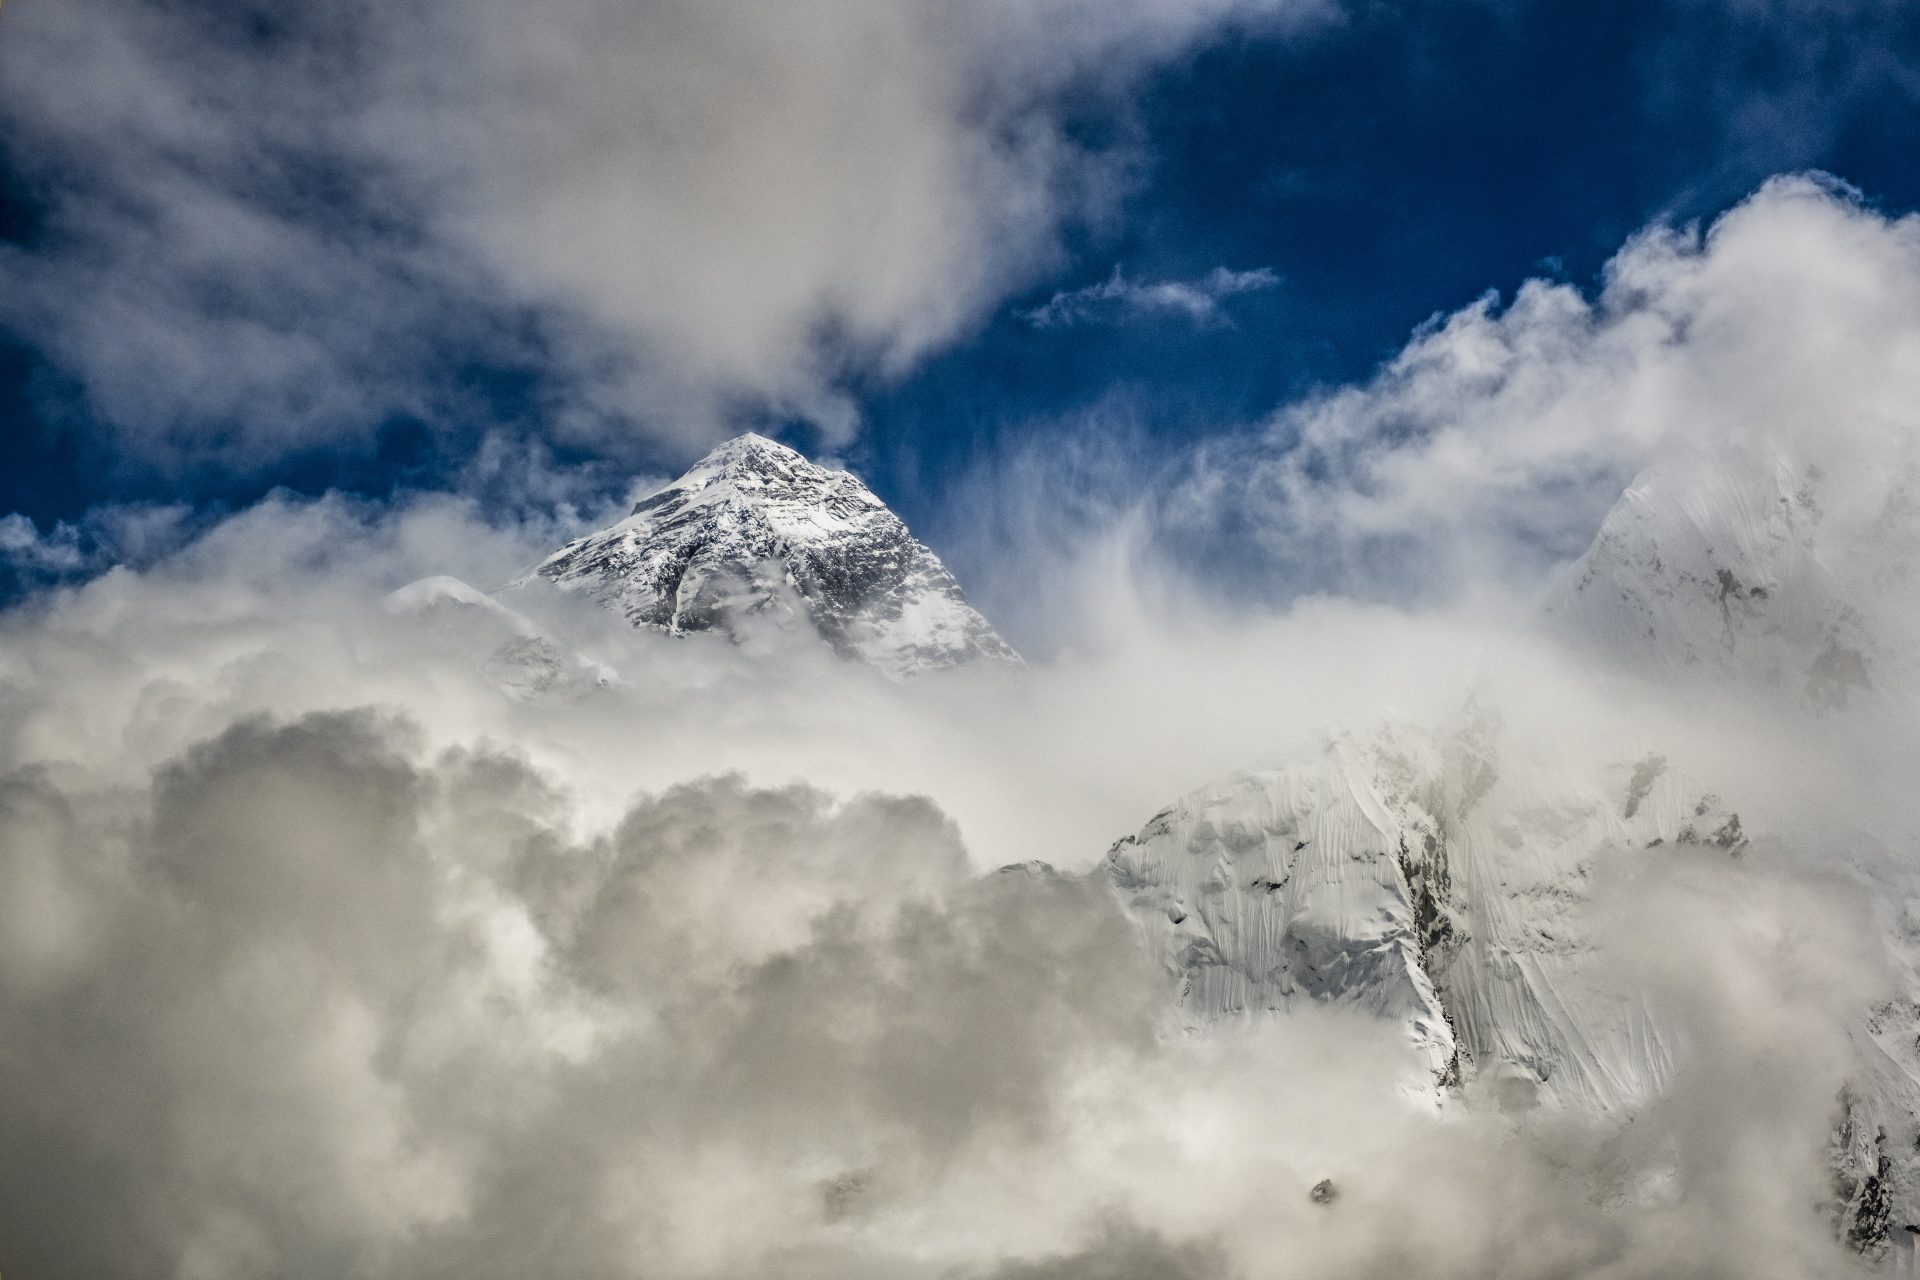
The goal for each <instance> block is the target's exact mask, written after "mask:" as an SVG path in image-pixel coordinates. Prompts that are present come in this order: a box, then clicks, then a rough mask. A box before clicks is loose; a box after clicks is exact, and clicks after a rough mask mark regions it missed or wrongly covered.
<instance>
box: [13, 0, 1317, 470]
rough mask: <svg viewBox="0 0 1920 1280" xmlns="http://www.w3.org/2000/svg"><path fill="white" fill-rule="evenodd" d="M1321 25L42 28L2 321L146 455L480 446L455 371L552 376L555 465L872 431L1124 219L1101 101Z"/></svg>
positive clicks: (407, 11) (580, 12)
mask: <svg viewBox="0 0 1920 1280" xmlns="http://www.w3.org/2000/svg"><path fill="white" fill-rule="evenodd" d="M1319 8H1320V6H1319V5H1318V4H1317V3H1316V0H1199V2H1195V0H1121V2H1119V3H1105V4H1090V3H1084V2H1082V0H997V2H995V3H990V4H977V5H964V6H954V5H946V4H939V3H927V2H925V0H833V2H832V3H827V4H812V5H807V6H805V7H803V8H784V7H775V8H769V7H768V6H765V5H761V4H754V3H750V2H749V0H721V2H720V3H704V2H698V0H672V2H669V3H649V4H629V3H623V2H620V0H565V3H562V4H558V5H548V6H544V7H542V8H540V9H537V10H536V9H530V8H528V7H527V6H524V5H516V4H509V3H504V0H478V2H477V3H467V4H461V5H457V6H448V5H440V4H427V3H417V2H413V0H408V2H406V3H399V4H347V5H327V6H320V7H297V6H295V7H288V6H270V5H252V4H247V3H236V4H231V5H217V6H210V7H199V8H190V9H183V8H180V7H178V6H168V5H157V4H153V3H149V2H148V0H84V2H83V3H77V4H68V5H58V6H53V5H49V6H26V7H23V8H22V9H21V10H20V11H19V12H17V13H16V12H9V14H8V16H7V22H8V27H7V32H6V37H7V38H6V40H5V42H4V44H3V45H0V116H4V118H5V119H6V121H7V123H8V132H9V145H10V148H11V149H12V150H13V151H14V153H15V155H16V158H17V159H18V161H19V163H20V164H21V165H22V166H23V168H24V169H25V170H26V172H27V173H28V174H30V175H31V176H32V178H33V179H34V181H35V183H36V195H38V196H40V197H43V198H44V202H45V204H46V211H45V221H44V225H43V226H41V227H40V228H39V229H38V231H37V233H36V235H35V236H34V237H33V239H32V241H31V242H30V243H29V244H28V245H27V246H25V247H20V248H14V249H10V250H8V251H7V253H6V254H5V255H4V257H0V298H3V299H4V301H3V302H0V317H4V320H5V322H6V323H7V324H8V325H9V326H10V327H12V328H14V329H15V330H16V332H19V333H21V334H23V335H24V336H25V337H26V338H27V339H28V340H29V341H31V342H33V343H34V344H35V345H37V346H39V347H41V348H42V349H43V350H45V351H46V352H47V353H48V354H49V355H50V356H51V357H52V359H53V361H54V362H55V364H56V365H57V366H58V367H60V368H61V369H62V370H63V371H65V372H67V373H69V374H70V375H72V376H73V377H74V378H75V379H76V380H77V382H78V384H79V386H80V387H81V389H82V390H83V391H84V393H85V394H86V395H87V397H88V399H89V401H90V403H91V406H92V408H93V409H94V411H95V412H96V413H97V414H98V415H99V416H100V417H102V418H103V419H105V420H106V421H107V422H108V423H110V424H111V425H113V426H116V427H118V428H120V429H122V431H123V432H124V433H125V438H126V440H127V441H128V442H129V443H131V444H132V445H134V446H135V447H136V448H140V447H144V448H145V450H146V451H149V452H152V451H158V452H160V453H162V454H163V455H164V454H166V453H168V452H170V450H171V449H172V448H191V449H193V450H195V451H196V454H197V456H198V459H199V460H201V461H204V460H205V459H206V458H207V457H208V456H209V455H215V456H217V455H226V457H227V459H228V460H229V461H230V462H231V463H232V464H233V465H248V464H251V463H253V462H257V461H259V460H260V459H262V458H267V457H273V456H276V455H279V454H282V453H285V452H288V451H292V450H295V449H298V448H301V447H305V446H311V445H314V444H320V443H325V444H329V445H334V446H339V445H341V444H343V443H345V442H349V441H350V440H351V439H352V437H353V436H354V435H355V434H357V433H364V432H370V431H371V430H373V429H374V428H375V427H376V426H377V425H378V424H380V423H381V422H383V421H386V420H388V419H392V418H396V417H397V418H411V419H414V420H418V421H425V422H428V423H435V422H442V421H448V420H458V419H460V418H462V417H463V416H464V417H467V418H478V419H480V420H482V421H484V420H485V418H486V415H487V414H488V413H490V412H491V411H492V406H491V405H490V404H489V403H488V401H487V399H486V397H485V396H484V395H480V396H475V395H474V394H473V392H472V390H471V388H470V381H469V380H468V379H466V378H465V377H464V374H465V372H466V370H465V369H464V368H463V367H459V366H457V365H455V364H452V363H450V362H452V361H467V362H475V361H477V362H478V363H480V364H482V365H492V366H496V367H507V368H521V369H529V368H530V369H537V370H540V371H541V372H542V373H543V374H544V375H545V376H546V382H545V384H544V385H546V386H548V387H550V388H551V389H552V392H551V395H552V398H551V401H550V402H549V403H546V404H544V405H542V406H541V410H542V414H543V418H544V419H545V420H546V421H548V422H549V423H550V424H551V427H552V430H553V432H554V433H556V434H558V435H559V436H562V437H569V436H570V437H572V438H575V439H579V438H588V439H594V438H604V437H606V436H607V435H609V434H610V433H611V434H616V435H617V434H618V433H619V431H621V430H631V429H636V428H637V429H639V430H641V431H644V432H647V433H650V434H652V435H653V436H654V438H655V439H656V440H665V441H668V442H673V443H679V444H683V445H690V444H693V443H696V442H699V441H702V440H708V441H710V440H711V439H712V438H713V437H714V435H715V433H716V432H717V431H719V430H720V427H721V425H722V424H723V423H725V422H726V421H728V420H729V419H730V418H732V417H734V416H735V415H738V414H746V415H749V416H751V415H755V414H765V413H776V414H781V415H798V416H804V417H807V418H811V419H812V420H814V421H815V422H816V423H818V424H819V425H821V426H822V427H824V428H826V429H827V430H828V431H829V433H830V434H834V435H838V436H839V437H841V438H844V436H845V434H846V433H847V432H848V431H849V430H850V429H851V427H852V425H853V410H852V408H851V406H850V404H849V403H848V402H847V401H846V400H845V399H843V398H842V396H841V394H840V392H839V390H838V388H839V386H840V385H841V380H842V378H843V375H845V374H847V373H849V372H860V373H863V374H864V373H876V372H877V373H879V374H882V375H886V374H890V373H896V372H898V371H900V370H901V369H903V368H905V367H906V366H907V365H908V364H909V363H911V362H912V361H913V360H914V359H915V358H916V357H918V356H920V355H922V354H923V353H925V352H926V351H928V350H929V349H931V348H933V347H935V346H937V345H939V344H941V343H943V342H945V341H947V340H949V339H951V338H952V337H954V336H955V335H956V334H957V333H959V332H960V331H961V330H963V329H964V328H965V326H967V325H969V324H971V323H973V322H975V321H976V320H978V319H979V317H980V316H981V315H982V314H983V313H984V311H985V310H987V309H988V308H990V307H991V306H992V305H993V304H995V303H996V302H997V301H998V300H999V299H1000V298H1002V297H1003V296H1005V294H1006V293H1007V292H1008V291H1010V290H1012V289H1014V288H1017V287H1019V286H1020V285H1021V284H1023V283H1025V282H1026V281H1028V280H1030V279H1031V278H1032V277H1033V275H1034V273H1035V272H1036V271H1038V270H1040V269H1041V268H1043V267H1045V266H1047V265H1048V264H1050V263H1052V262H1053V261H1054V260H1055V257H1056V252H1057V242H1058V237H1059V235H1060V233H1061V232H1062V231H1063V230H1064V229H1065V228H1066V227H1068V226H1069V225H1076V224H1078V225H1084V224H1086V223H1087V222H1088V221H1089V220H1097V219H1099V218H1101V217H1103V216H1106V215H1107V214H1109V213H1111V212H1112V211H1113V210H1114V208H1115V207H1116V206H1115V201H1116V199H1117V198H1118V196H1119V195H1120V194H1121V193H1122V192H1123V191H1124V190H1125V189H1126V188H1127V186H1128V185H1129V183H1130V181H1131V178H1130V173H1131V167H1132V165H1133V163H1134V161H1135V159H1136V158H1137V157H1136V155H1135V151H1134V148H1133V147H1132V146H1131V145H1130V144H1118V145H1116V146H1114V147H1109V148H1106V149H1103V150H1098V151H1096V150H1093V149H1089V148H1088V147H1086V146H1084V145H1082V144H1080V143H1078V142H1076V141H1075V140H1074V136H1073V134H1072V131H1071V130H1070V128H1069V124H1070V121H1071V118H1072V117H1074V116H1075V115H1076V113H1077V114H1079V115H1082V116H1085V115H1088V114H1090V113H1091V114H1094V115H1099V116H1101V117H1104V118H1109V119H1112V118H1115V117H1118V116H1123V115H1124V109H1123V107H1122V105H1121V101H1122V100H1121V97H1120V94H1121V92H1122V91H1123V90H1125V89H1126V88H1127V87H1128V86H1129V85H1130V84H1132V83H1133V82H1134V81H1135V80H1136V78H1137V77H1138V76H1140V75H1141V74H1143V73H1145V72H1148V71H1150V70H1152V69H1153V68H1155V67H1157V66H1160V65H1162V64H1164V63H1166V62H1167V61H1169V60H1170V59H1173V58H1175V57H1177V56H1179V55H1181V54H1182V53H1183V52H1185V51H1187V50H1189V49H1191V48H1192V47H1194V46H1195V45H1196V44H1198V43H1199V42H1202V41H1205V40H1207V39H1210V38H1213V37H1215V36H1217V35H1218V34H1219V33H1221V32H1223V31H1226V30H1229V29H1241V30H1255V29H1257V30H1261V31H1270V30H1273V29H1275V28H1281V29H1284V28H1286V27H1289V26H1292V25H1295V24H1298V23H1301V22H1305V21H1309V20H1312V19H1314V18H1315V16H1316V14H1317V13H1318V11H1319ZM1123 123H1124V122H1123ZM1121 132H1122V133H1123V134H1124V133H1125V130H1124V129H1122V130H1121Z"/></svg>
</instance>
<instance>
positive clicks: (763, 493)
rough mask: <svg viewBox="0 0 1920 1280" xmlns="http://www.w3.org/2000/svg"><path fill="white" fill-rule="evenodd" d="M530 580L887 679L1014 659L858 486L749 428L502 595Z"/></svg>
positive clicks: (663, 623) (675, 626) (681, 630)
mask: <svg viewBox="0 0 1920 1280" xmlns="http://www.w3.org/2000/svg"><path fill="white" fill-rule="evenodd" d="M540 581H545V582H548V583H551V584H553V585H554V586H557V587H559V588H560V589H562V590H566V591H575V592H580V593H582V594H584V595H586V596H588V597H589V598H591V599H593V600H595V601H597V602H599V603H601V604H603V605H605V606H607V607H608V608H611V609H614V610H617V611H618V612H619V613H620V614H622V615H623V616H624V617H625V618H626V619H627V620H628V621H629V622H631V623H632V624H633V625H634V626H636V627H647V628H651V629H654V630H658V631H663V632H666V633H668V634H671V635H682V634H686V633H688V632H695V631H709V630H717V631H721V632H724V633H727V634H731V635H736V636H737V635H739V634H740V633H741V632H742V631H743V630H745V629H748V628H751V627H753V626H758V625H771V626H776V627H781V628H786V629H793V628H810V629H812V630H814V631H817V632H818V633H819V635H820V636H821V637H822V638H823V639H824V640H825V641H826V642H827V643H828V644H830V645H831V646H832V647H833V648H834V649H835V650H837V651H838V652H840V653H841V654H843V655H845V656H847V657H852V658H857V659H860V660H862V661H865V662H868V663H871V664H872V665H873V666H875V667H877V668H878V669H880V670H881V671H883V672H885V673H886V674H887V675H889V676H892V677H895V678H906V677H910V676H914V675H918V674H921V673H923V672H927V671H933V670H938V669H941V668H944V667H952V666H956V665H959V664H961V663H965V662H970V661H974V660H976V659H981V658H985V659H991V660H997V661H1005V662H1018V661H1019V660H1020V659H1019V655H1018V654H1016V653H1015V652H1014V650H1013V648H1012V646H1010V645H1008V644H1007V642H1006V641H1005V640H1003V639H1001V638H1000V636H999V635H998V634H996V633H995V632H994V630H993V628H992V627H991V626H989V625H988V624H987V621H986V619H985V618H983V617H981V616H980V614H979V613H978V612H977V611H975V610H974V608H973V607H972V606H971V605H970V604H968V603H967V599H966V596H965V595H964V594H963V593H962V592H961V590H960V586H959V584H958V583H957V582H955V581H954V578H953V575H952V574H951V573H949V572H947V569H946V566H945V565H943V564H941V563H940V560H939V557H937V556H935V555H934V554H933V552H932V551H930V550H928V549H927V547H926V546H925V545H923V544H922V543H920V542H919V541H917V540H916V539H915V538H914V537H913V535H912V534H910V533H909V532H908V531H907V527H906V525H905V524H903V523H902V522H901V520H900V518H899V517H898V516H896V515H894V513H893V512H892V511H890V510H889V509H888V508H887V506H886V504H885V503H883V502H881V501H880V499H879V498H877V497H875V496H874V495H873V493H872V492H871V491H870V490H869V489H868V488H867V487H866V486H865V485H864V484H862V483H861V482H860V481H859V480H857V479H856V478H854V477H853V476H852V475H851V474H849V473H847V472H845V471H838V470H834V469H832V468H828V467H821V466H816V465H815V464H813V463H811V462H809V461H807V460H806V459H805V458H803V457H801V456H800V454H798V453H796V452H795V451H793V450H792V449H789V448H787V447H786V446H784V445H780V444H776V443H775V442H774V441H772V440H769V439H767V438H765V437H764V436H759V435H754V434H751V433H749V434H747V435H743V436H740V437H738V438H736V439H734V440H730V441H728V442H727V443H726V444H724V445H721V446H720V447H719V448H718V449H715V450H714V451H713V452H712V453H709V454H708V455H707V456H706V457H704V458H702V459H701V460H700V461H699V462H698V463H696V464H694V466H693V467H692V469H690V470H689V471H688V472H687V473H686V474H685V475H683V476H681V477H680V478H679V479H678V480H675V481H674V482H673V483H672V484H669V485H667V486H666V487H665V488H663V489H661V490H659V491H658V492H656V493H654V494H652V495H651V496H649V497H647V498H644V499H642V500H641V501H640V502H639V503H637V504H636V505H635V506H634V509H633V511H632V513H631V514H630V515H628V516H627V518H626V519H624V520H622V521H620V522H619V523H618V524H615V525H612V526H611V527H609V528H606V529H602V530H600V531H599V532H597V533H591V534H588V535H587V536H585V537H583V538H579V539H577V540H575V541H573V542H570V543H568V544H567V545H566V546H564V547H562V548H561V549H560V550H558V551H556V552H554V553H553V555H551V556H549V557H548V558H547V559H546V560H544V561H543V562H541V563H540V564H539V565H538V566H537V567H536V568H535V569H534V570H533V571H532V572H531V573H529V574H527V575H526V576H525V577H523V578H521V579H518V580H517V581H515V582H514V583H511V584H509V586H508V588H506V589H507V590H508V591H514V590H524V589H526V588H528V587H530V586H533V585H534V584H536V583H538V582H540Z"/></svg>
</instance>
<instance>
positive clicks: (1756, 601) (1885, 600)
mask: <svg viewBox="0 0 1920 1280" xmlns="http://www.w3.org/2000/svg"><path fill="white" fill-rule="evenodd" d="M1912 464H1913V460H1912V459H1904V460H1903V459H1902V458H1899V457H1897V456H1896V457H1888V458H1873V459H1854V458H1842V459H1840V460H1839V461H1838V463H1837V464H1831V465H1826V466H1821V465H1815V464H1812V463H1809V462H1806V461H1804V460H1802V459H1798V458H1795V457H1793V456H1791V455H1790V454H1788V453H1786V452H1783V451H1767V450H1756V451H1755V452H1754V453H1752V454H1751V455H1748V456H1735V457H1716V458H1702V459H1691V460H1674V461H1669V462H1665V463H1662V464H1660V465H1658V466H1655V467H1653V468H1650V469H1649V470H1647V471H1645V472H1643V473H1642V474H1641V475H1640V476H1639V477H1637V478H1636V479H1635V480H1634V482H1633V484H1632V485H1631V486H1629V487H1628V489H1627V491H1626V492H1625V493H1624V494H1623V495H1621V498H1620V500H1619V502H1618V503H1616V504H1615V505H1614V508H1613V510H1612V511H1611V512H1609V513H1608V515H1607V518H1606V520H1605V521H1604V522H1603V523H1602V524H1601V526H1600V530H1599V533H1598V534H1597V536H1596V537H1595V538H1594V541H1593V544H1592V546H1591V547H1589V548H1588V550H1587V552H1586V553H1585V554H1584V555H1583V556H1581V557H1580V559H1579V560H1578V561H1577V562H1576V563H1575V564H1574V565H1573V566H1572V568H1571V570H1570V571H1569V573H1568V575H1567V577H1566V579H1565V580H1564V581H1563V583H1562V584H1561V587H1560V590H1559V592H1558V594H1557V595H1556V597H1555V599H1554V600H1553V601H1552V603H1551V606H1550V609H1551V612H1552V613H1553V614H1554V615H1555V617H1556V618H1557V619H1558V620H1559V622H1560V623H1561V624H1562V625H1563V626H1564V627H1565V629H1566V630H1568V631H1569V632H1570V633H1571V634H1573V635H1574V636H1575V637H1576V638H1578V639H1579V640H1580V641H1582V642H1583V643H1586V644H1589V645H1593V646H1596V647H1598V648H1599V649H1600V650H1602V651H1603V652H1606V653H1609V654H1611V655H1612V656H1614V657H1615V658H1617V659H1621V660H1624V661H1626V662H1628V663H1631V664H1633V665H1635V666H1636V667H1639V668H1640V669H1642V670H1648V671H1652V672H1665V673H1668V674H1678V675H1683V677H1684V678H1685V679H1687V680H1689V681H1700V680H1702V679H1703V678H1704V679H1705V680H1706V681H1707V682H1708V683H1709V684H1712V685H1733V686H1737V687H1741V688H1744V689H1747V690H1750V691H1766V690H1771V691H1775V693H1776V694H1778V695H1785V697H1786V698H1787V699H1788V700H1789V701H1793V702H1798V703H1801V704H1803V705H1806V706H1808V707H1811V708H1814V709H1834V708H1840V707H1845V706H1848V705H1851V704H1852V703H1854V702H1855V701H1857V700H1860V699H1864V698H1868V697H1871V696H1872V695H1873V693H1874V692H1875V691H1876V690H1881V691H1884V690H1886V689H1888V688H1889V687H1895V686H1905V685H1908V684H1910V683H1911V681H1912V678H1913V674H1914V673H1913V671H1912V662H1911V659H1910V657H1909V654H1910V651H1911V648H1912V642H1913V640H1914V638H1915V636H1916V635H1917V634H1920V632H1917V631H1916V627H1915V623H1916V621H1917V620H1920V609H1917V608H1916V604H1920V599H1917V597H1916V592H1915V590H1914V588H1915V585H1916V583H1917V582H1920V572H1916V569H1920V565H1916V563H1915V557H1914V554H1913V548H1915V547H1916V546H1920V502H1917V501H1916V494H1917V493H1920V485H1917V484H1916V476H1915V471H1914V466H1913V465H1912Z"/></svg>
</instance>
